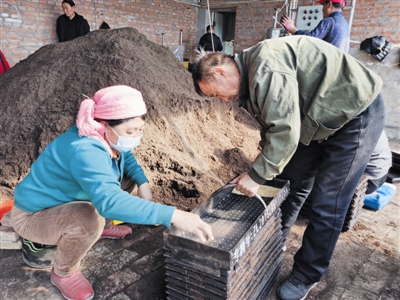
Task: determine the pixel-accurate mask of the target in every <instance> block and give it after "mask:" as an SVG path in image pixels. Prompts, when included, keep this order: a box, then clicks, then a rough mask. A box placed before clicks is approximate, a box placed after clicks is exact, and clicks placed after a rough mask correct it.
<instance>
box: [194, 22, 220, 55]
mask: <svg viewBox="0 0 400 300" xmlns="http://www.w3.org/2000/svg"><path fill="white" fill-rule="evenodd" d="M211 37H212V38H211ZM213 44H214V45H213ZM199 48H203V49H204V51H210V52H217V51H222V49H223V47H222V42H221V39H220V38H219V37H218V36H217V35H216V34H215V33H214V26H212V27H211V26H210V25H208V26H207V33H205V34H204V35H203V36H202V37H201V38H200V41H199Z"/></svg>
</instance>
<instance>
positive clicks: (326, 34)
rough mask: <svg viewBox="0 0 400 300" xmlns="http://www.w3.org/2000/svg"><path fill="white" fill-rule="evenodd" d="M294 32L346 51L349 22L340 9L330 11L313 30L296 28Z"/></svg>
mask: <svg viewBox="0 0 400 300" xmlns="http://www.w3.org/2000/svg"><path fill="white" fill-rule="evenodd" d="M295 34H296V35H308V36H313V37H316V38H319V39H321V40H324V41H326V42H328V43H330V44H332V45H334V46H336V47H338V48H339V49H340V50H342V51H344V52H346V53H347V52H348V51H349V45H350V31H349V24H348V23H347V21H346V19H345V18H344V17H343V15H342V12H340V11H336V12H334V13H331V14H330V15H329V16H328V17H327V18H324V19H322V20H321V22H319V24H318V25H317V27H315V28H314V29H313V30H311V31H308V30H298V31H296V33H295Z"/></svg>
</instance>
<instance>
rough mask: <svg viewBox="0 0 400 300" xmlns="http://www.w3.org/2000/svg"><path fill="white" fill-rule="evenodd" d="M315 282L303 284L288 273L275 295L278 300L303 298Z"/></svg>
mask: <svg viewBox="0 0 400 300" xmlns="http://www.w3.org/2000/svg"><path fill="white" fill-rule="evenodd" d="M317 283H318V282H314V283H311V284H305V283H303V282H301V281H300V280H299V279H297V278H296V277H294V275H293V274H290V275H289V278H288V279H286V281H285V282H284V283H283V284H282V285H281V286H280V287H279V288H278V290H277V291H276V295H277V296H278V298H279V299H280V300H303V299H306V297H307V294H308V292H309V291H310V290H311V289H312V288H313V287H314V286H316V285H317Z"/></svg>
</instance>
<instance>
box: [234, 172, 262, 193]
mask: <svg viewBox="0 0 400 300" xmlns="http://www.w3.org/2000/svg"><path fill="white" fill-rule="evenodd" d="M230 183H236V189H237V190H238V191H239V192H241V193H243V194H244V195H246V196H247V197H253V196H254V195H255V194H257V192H258V189H259V188H260V185H259V184H258V183H257V182H255V181H254V180H253V179H251V178H250V176H249V174H247V173H243V174H242V175H239V176H238V177H236V178H235V179H233V180H232V181H231V182H230Z"/></svg>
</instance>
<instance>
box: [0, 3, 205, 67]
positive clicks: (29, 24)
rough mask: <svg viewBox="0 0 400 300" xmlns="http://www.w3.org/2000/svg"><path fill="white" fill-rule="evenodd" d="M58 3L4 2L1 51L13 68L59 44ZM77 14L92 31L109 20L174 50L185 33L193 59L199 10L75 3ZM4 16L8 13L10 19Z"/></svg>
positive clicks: (1, 5) (0, 19) (157, 5)
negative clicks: (37, 51) (162, 35)
mask: <svg viewBox="0 0 400 300" xmlns="http://www.w3.org/2000/svg"><path fill="white" fill-rule="evenodd" d="M61 2H62V1H61V0H58V1H49V0H47V1H43V0H29V1H13V0H6V1H0V39H1V45H0V46H1V50H2V51H3V53H4V54H5V56H6V58H7V60H8V62H9V63H10V66H13V65H15V64H16V63H18V62H19V61H20V60H22V59H25V58H27V56H29V55H30V54H32V53H33V52H35V51H36V50H38V49H39V48H40V47H42V46H44V45H46V44H50V43H54V42H57V41H58V39H57V35H56V20H57V18H58V16H59V15H61V14H63V12H62V9H61ZM74 2H75V11H76V12H77V13H78V14H80V15H82V16H84V17H85V19H86V20H88V22H89V25H90V29H91V31H93V30H96V29H98V28H99V27H100V25H101V23H102V22H103V20H104V21H106V22H107V23H108V24H109V25H110V27H111V28H112V29H115V28H121V27H128V26H130V27H135V28H136V29H137V30H138V31H139V32H141V33H143V34H144V35H145V36H146V37H147V39H149V40H150V41H152V42H154V43H157V44H160V45H161V43H162V39H161V33H164V40H165V44H164V45H165V46H167V47H168V48H170V49H171V50H174V49H176V48H177V47H178V45H179V42H180V40H179V33H180V30H181V29H182V30H183V44H184V45H185V49H187V51H186V52H187V53H185V57H187V56H190V49H192V48H194V43H195V41H194V39H195V35H196V16H197V8H196V6H193V5H186V4H182V3H178V2H175V1H162V0H155V1H145V0H142V1H141V0H136V1H122V0H91V1H81V0H75V1H74ZM4 14H8V17H7V18H6V17H5V16H4Z"/></svg>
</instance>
